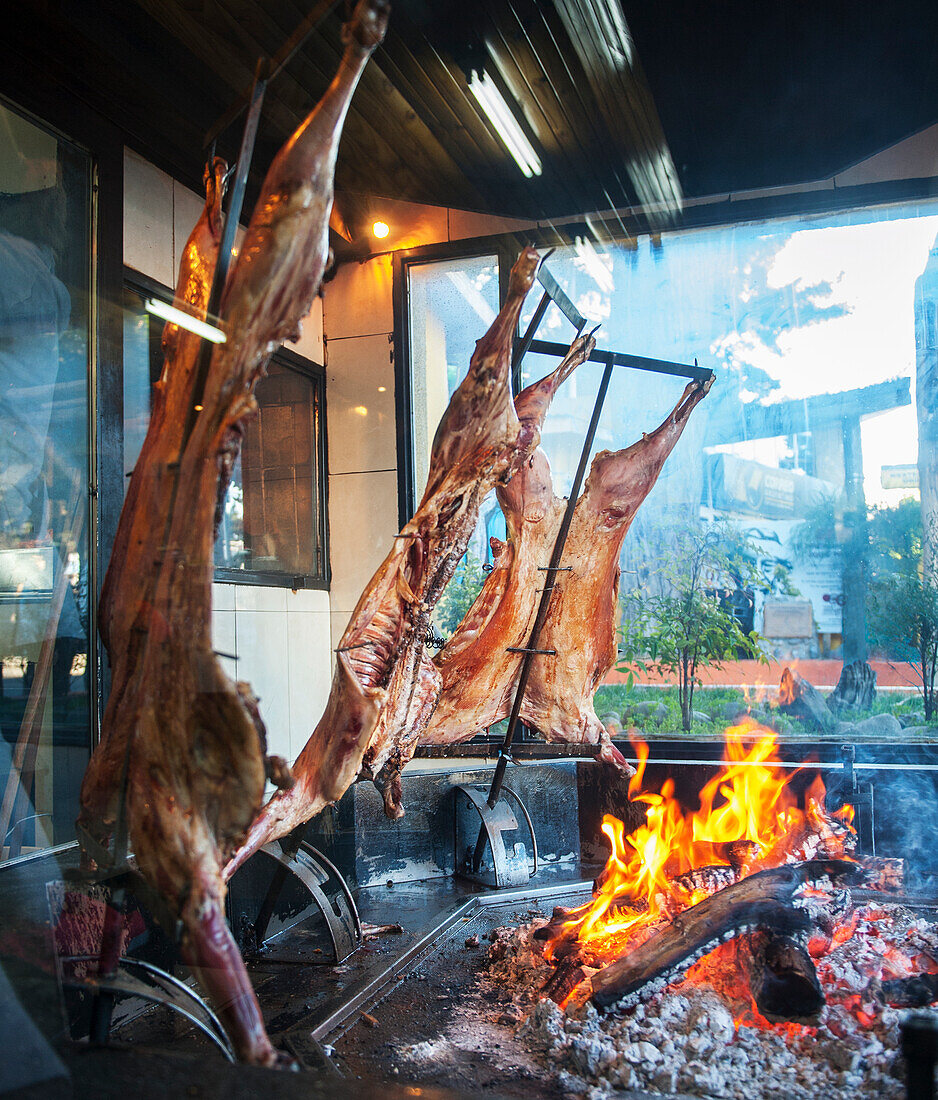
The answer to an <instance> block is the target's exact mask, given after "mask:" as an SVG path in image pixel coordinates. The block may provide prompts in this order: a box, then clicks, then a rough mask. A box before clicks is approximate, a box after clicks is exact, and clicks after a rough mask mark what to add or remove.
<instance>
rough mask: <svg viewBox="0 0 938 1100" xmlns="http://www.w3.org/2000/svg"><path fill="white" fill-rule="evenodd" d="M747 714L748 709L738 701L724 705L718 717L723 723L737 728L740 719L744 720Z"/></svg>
mask: <svg viewBox="0 0 938 1100" xmlns="http://www.w3.org/2000/svg"><path fill="white" fill-rule="evenodd" d="M748 714H749V707H747V706H746V704H745V703H744V702H743V701H742V700H740V701H739V702H738V703H737V702H731V703H725V704H724V705H723V709H722V710H721V711H720V717H721V718H722V719H723V721H724V722H729V723H730V724H731V725H734V726H738V725H739V723H740V721H741V719H743V718H745V717H746V716H747V715H748Z"/></svg>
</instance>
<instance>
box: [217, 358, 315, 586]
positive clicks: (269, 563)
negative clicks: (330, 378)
mask: <svg viewBox="0 0 938 1100" xmlns="http://www.w3.org/2000/svg"><path fill="white" fill-rule="evenodd" d="M254 393H255V397H256V398H257V404H258V414H257V416H256V417H254V418H253V419H252V420H251V421H250V423H249V424H248V427H247V430H246V431H245V433H244V442H243V444H242V447H241V454H240V456H239V457H238V461H237V463H236V464H235V469H234V474H233V477H232V480H231V486H230V487H229V490H228V496H227V498H226V500H225V508H224V515H223V518H222V525H221V529H220V530H219V532H218V540H217V542H216V543H215V564H216V566H218V567H219V568H224V569H240V570H250V571H254V572H258V573H284V574H288V575H290V576H295V575H300V576H319V575H320V574H321V571H322V566H321V561H322V546H321V542H320V529H321V528H320V522H319V508H320V504H319V499H318V486H319V478H320V471H319V449H318V445H317V437H318V431H319V414H320V403H319V386H318V383H316V382H315V381H314V380H313V379H311V378H309V377H307V376H306V375H303V374H299V373H297V372H296V371H292V370H290V369H289V368H287V367H284V366H282V365H281V364H279V363H277V362H276V361H273V362H271V364H270V366H269V367H268V372H267V377H266V378H262V379H261V380H260V381H259V382H258V384H257V388H256V389H255V391H254Z"/></svg>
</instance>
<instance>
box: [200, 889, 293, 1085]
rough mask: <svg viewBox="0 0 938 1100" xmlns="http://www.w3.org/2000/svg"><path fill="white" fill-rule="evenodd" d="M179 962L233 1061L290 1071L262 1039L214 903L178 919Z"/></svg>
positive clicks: (287, 1061) (246, 981) (249, 990)
mask: <svg viewBox="0 0 938 1100" xmlns="http://www.w3.org/2000/svg"><path fill="white" fill-rule="evenodd" d="M182 919H183V925H184V931H183V936H182V944H181V949H182V957H183V959H184V960H185V962H186V965H187V966H189V967H191V968H192V970H193V972H194V973H195V975H196V977H197V978H198V980H199V982H200V983H201V985H202V987H203V989H204V990H205V991H206V993H208V995H209V999H210V1000H211V1002H212V1004H213V1005H214V1006H215V1007H216V1009H217V1010H218V1014H219V1016H220V1017H221V1019H222V1022H223V1023H224V1025H225V1030H226V1031H227V1032H228V1036H229V1038H230V1039H231V1041H232V1044H233V1045H234V1048H235V1053H236V1054H237V1056H238V1059H239V1061H242V1062H248V1063H251V1064H252V1065H256V1066H267V1067H269V1068H279V1069H293V1068H296V1064H295V1062H294V1061H293V1059H292V1058H290V1056H289V1055H287V1054H284V1053H283V1052H282V1051H279V1050H276V1049H275V1048H274V1047H273V1046H272V1045H271V1042H270V1040H269V1039H268V1038H267V1031H266V1029H265V1027H264V1018H263V1016H262V1015H261V1009H260V1005H259V1004H258V1003H257V997H256V995H255V993H254V988H253V986H252V985H251V981H250V978H249V977H248V974H247V971H246V970H245V967H244V961H243V959H242V958H241V953H240V951H239V950H238V946H237V944H236V943H235V941H234V937H233V936H232V935H231V931H230V929H229V928H228V923H227V921H226V920H225V914H224V911H223V906H222V902H221V901H220V899H218V898H217V897H210V898H203V899H202V901H201V903H200V904H196V903H193V902H190V903H189V904H187V905H186V907H185V909H184V910H183V913H182Z"/></svg>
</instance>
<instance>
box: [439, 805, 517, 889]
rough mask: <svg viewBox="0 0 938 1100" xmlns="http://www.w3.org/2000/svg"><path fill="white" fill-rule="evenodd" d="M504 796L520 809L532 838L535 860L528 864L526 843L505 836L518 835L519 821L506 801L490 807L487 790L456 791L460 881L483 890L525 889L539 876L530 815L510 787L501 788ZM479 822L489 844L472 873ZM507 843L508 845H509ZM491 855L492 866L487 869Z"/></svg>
mask: <svg viewBox="0 0 938 1100" xmlns="http://www.w3.org/2000/svg"><path fill="white" fill-rule="evenodd" d="M501 794H502V795H508V796H509V797H510V798H511V799H512V800H513V801H514V802H515V804H516V805H517V807H518V809H519V810H520V811H521V813H522V815H523V816H524V820H525V822H526V824H527V827H528V832H529V833H530V836H531V849H532V854H533V858H532V861H531V863H530V864H529V862H528V853H527V849H526V848H525V845H524V842H523V841H521V840H512V839H511V838H506V837H505V836H504V835H503V834H505V833H512V832H515V830H517V828H518V818H517V817H516V816H515V814H514V812H513V810H512V809H511V807H510V806H509V804H508V802H507V801H506V800H505V799H504V798H500V799H499V800H498V802H496V803H495V807H494V809H493V808H492V807H491V806H489V804H488V797H489V792H488V790H487V789H486V788H485V787H476V786H461V787H456V788H455V790H454V795H455V813H456V868H457V871H456V873H457V874H458V875H459V876H460V877H461V878H466V879H470V880H471V881H472V882H479V883H482V884H483V885H484V886H496V887H502V886H523V885H524V884H525V883H526V882H527V881H528V879H529V878H532V877H533V876H534V875H536V874H537V836H536V835H535V832H534V825H533V824H532V822H531V817H530V814H529V813H528V811H527V808H526V807H525V805H524V803H523V802H522V801H521V798H520V797H519V796H518V794H517V793H516V792H515V791H513V790H512V789H511V788H510V787H507V786H504V785H503V786H502V789H501ZM479 818H481V819H482V829H483V830H484V833H485V836H486V839H487V841H488V844H487V848H486V854H485V856H483V859H482V861H481V863H480V864H479V867H478V870H474V869H473V859H474V849H475V846H476V840H477V837H478V835H479ZM506 841H507V843H506ZM489 853H491V856H490V859H491V866H488V867H487V866H486V863H487V862H488V854H489Z"/></svg>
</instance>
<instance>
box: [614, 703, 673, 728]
mask: <svg viewBox="0 0 938 1100" xmlns="http://www.w3.org/2000/svg"><path fill="white" fill-rule="evenodd" d="M667 717H668V708H667V706H666V705H665V704H664V703H662V702H660V701H659V702H657V703H655V702H653V701H652V700H645V701H643V702H640V703H632V704H631V705H630V706H627V707H626V708H625V710H624V711H623V712H622V724H623V725H625V726H628V725H629V724H630V723H631V722H634V721H635V720H636V719H638V718H650V719H651V720H652V721H653V722H663V721H664V720H665V718H667Z"/></svg>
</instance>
